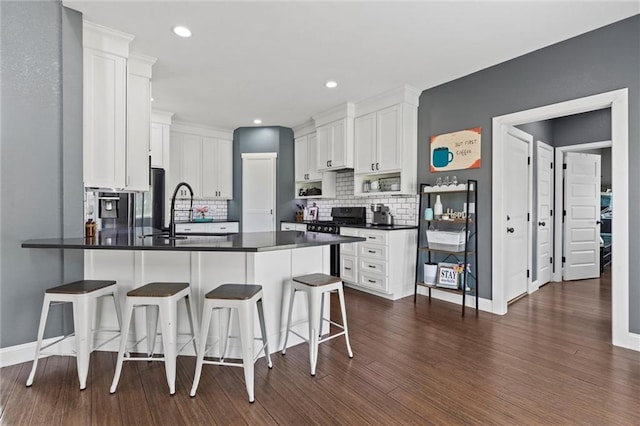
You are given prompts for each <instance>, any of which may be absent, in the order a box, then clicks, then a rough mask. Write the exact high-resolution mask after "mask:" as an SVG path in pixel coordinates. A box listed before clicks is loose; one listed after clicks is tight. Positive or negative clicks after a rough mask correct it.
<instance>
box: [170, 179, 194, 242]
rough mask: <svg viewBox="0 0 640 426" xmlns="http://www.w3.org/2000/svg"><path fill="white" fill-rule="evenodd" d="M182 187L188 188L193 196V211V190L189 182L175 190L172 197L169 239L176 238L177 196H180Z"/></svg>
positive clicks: (179, 185) (191, 202) (191, 201)
mask: <svg viewBox="0 0 640 426" xmlns="http://www.w3.org/2000/svg"><path fill="white" fill-rule="evenodd" d="M181 186H186V187H187V189H188V190H189V193H190V194H191V200H190V202H189V210H190V211H191V210H193V188H191V185H189V184H188V183H187V182H180V183H179V184H178V185H177V186H176V189H174V190H173V195H172V196H171V218H170V219H169V238H172V239H175V238H176V196H177V195H178V190H179V189H180V187H181Z"/></svg>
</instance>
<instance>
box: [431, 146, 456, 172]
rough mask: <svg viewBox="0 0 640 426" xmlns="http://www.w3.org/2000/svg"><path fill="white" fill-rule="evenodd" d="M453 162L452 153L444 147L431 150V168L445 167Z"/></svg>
mask: <svg viewBox="0 0 640 426" xmlns="http://www.w3.org/2000/svg"><path fill="white" fill-rule="evenodd" d="M452 161H453V152H451V151H449V148H447V147H446V146H441V147H440V148H436V149H434V150H433V159H432V163H433V167H445V166H447V165H448V164H449V163H450V162H452Z"/></svg>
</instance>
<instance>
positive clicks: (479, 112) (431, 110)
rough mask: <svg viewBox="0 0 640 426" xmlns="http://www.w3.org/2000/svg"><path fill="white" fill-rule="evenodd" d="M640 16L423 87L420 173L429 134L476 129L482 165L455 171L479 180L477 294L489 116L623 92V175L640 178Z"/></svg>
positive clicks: (487, 256) (639, 190)
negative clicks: (625, 104)
mask: <svg viewBox="0 0 640 426" xmlns="http://www.w3.org/2000/svg"><path fill="white" fill-rule="evenodd" d="M638 75H640V15H636V16H634V17H632V18H629V19H626V20H623V21H620V22H618V23H615V24H612V25H609V26H607V27H604V28H600V29H598V30H595V31H592V32H589V33H586V34H583V35H580V36H578V37H575V38H572V39H570V40H567V41H564V42H561V43H558V44H556V45H553V46H550V47H547V48H545V49H541V50H538V51H535V52H532V53H529V54H527V55H524V56H521V57H519V58H516V59H513V60H511V61H508V62H505V63H502V64H499V65H496V66H494V67H491V68H487V69H485V70H482V71H479V72H477V73H474V74H471V75H468V76H465V77H463V78H460V79H458V80H455V81H452V82H449V83H446V84H443V85H441V86H437V87H434V88H432V89H429V90H425V91H424V92H423V93H422V95H421V96H420V107H419V109H418V140H419V141H420V143H419V145H418V164H421V165H422V167H420V168H419V171H418V178H419V181H420V182H431V183H433V182H435V180H436V177H437V175H438V174H442V173H434V174H431V173H430V172H429V167H428V165H429V144H428V141H429V137H430V136H431V135H438V134H441V133H447V132H452V131H456V130H462V129H468V128H472V127H477V126H481V127H482V167H481V168H480V169H474V170H466V171H456V175H457V176H458V179H466V178H472V179H478V180H479V191H478V196H479V199H480V200H479V206H478V217H479V221H480V223H479V229H480V232H479V235H478V240H479V242H480V245H481V247H480V248H479V254H478V256H479V267H480V270H479V277H480V296H481V297H484V298H490V297H491V168H492V164H491V154H492V152H491V125H492V121H491V120H492V118H493V117H496V116H500V115H504V114H509V113H512V112H516V111H522V110H527V109H531V108H535V107H539V106H543V105H548V104H553V103H557V102H562V101H566V100H570V99H575V98H580V97H584V96H589V95H593V94H597V93H602V92H608V91H611V90H616V89H620V88H624V87H626V88H628V89H629V117H630V120H629V157H630V167H629V173H630V176H629V179H630V182H632V183H633V182H640V168H638V167H635V163H637V162H638V160H640V120H638V117H640V108H639V101H640V78H638ZM629 204H630V209H631V211H632V212H637V211H640V186H639V185H634V184H631V185H630V188H629ZM629 246H630V258H631V259H638V258H639V257H640V227H637V226H631V227H630V235H629ZM629 276H630V293H629V311H630V329H631V331H632V332H635V333H639V332H640V280H638V279H637V277H638V276H640V263H638V262H630V265H629Z"/></svg>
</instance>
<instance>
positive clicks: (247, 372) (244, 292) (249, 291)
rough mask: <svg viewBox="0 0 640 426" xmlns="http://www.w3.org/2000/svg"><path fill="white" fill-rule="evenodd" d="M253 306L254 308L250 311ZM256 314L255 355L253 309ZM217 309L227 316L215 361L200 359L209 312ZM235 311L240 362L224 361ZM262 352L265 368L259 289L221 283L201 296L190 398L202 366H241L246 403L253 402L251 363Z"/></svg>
mask: <svg viewBox="0 0 640 426" xmlns="http://www.w3.org/2000/svg"><path fill="white" fill-rule="evenodd" d="M254 306H255V308H254ZM256 308H257V311H258V320H259V322H260V331H261V334H262V336H261V337H260V339H261V340H262V347H261V348H260V350H259V351H258V354H257V355H256V352H255V348H254V345H253V343H254V340H257V339H256V338H255V335H254V322H255V316H254V315H255V309H256ZM218 309H226V310H227V313H228V315H227V317H226V319H223V320H221V325H222V327H221V330H224V333H223V334H222V336H221V338H220V340H219V343H220V345H219V355H220V356H219V357H218V360H217V361H215V360H208V359H207V360H206V359H204V357H205V356H206V354H207V352H209V351H210V350H211V349H212V348H213V345H212V346H211V347H210V348H207V338H208V335H209V327H210V324H211V317H212V315H213V312H214V311H215V310H218ZM233 310H235V311H236V312H237V313H238V324H239V334H240V336H239V337H240V342H241V347H242V363H240V362H230V361H226V360H225V357H226V354H227V347H228V345H227V343H228V339H229V337H231V336H229V328H230V324H231V313H232V311H233ZM262 351H264V356H265V358H266V360H267V366H268V367H269V368H272V367H273V364H272V363H271V356H270V354H269V344H268V341H267V329H266V326H265V322H264V311H263V307H262V286H260V285H252V284H223V285H221V286H219V287H217V288H215V289H213V290H211V291H210V292H209V293H207V294H206V295H205V299H204V306H203V309H202V325H201V327H200V340H199V348H198V355H197V360H196V371H195V375H194V378H193V386H192V388H191V396H192V397H193V396H195V395H196V391H197V389H198V384H199V383H200V376H201V375H202V366H203V364H212V365H223V366H232V367H243V369H244V381H245V385H246V388H247V394H248V396H249V402H253V401H254V399H255V398H254V364H255V362H256V359H257V358H258V356H260V352H262Z"/></svg>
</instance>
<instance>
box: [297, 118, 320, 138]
mask: <svg viewBox="0 0 640 426" xmlns="http://www.w3.org/2000/svg"><path fill="white" fill-rule="evenodd" d="M292 130H293V135H294V136H295V137H299V136H306V135H308V134H311V133H313V132H315V131H316V123H315V121H313V119H312V118H310V119H308V120H307V121H305V122H304V123H300V124H298V125H297V126H295V127H293V128H292Z"/></svg>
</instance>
